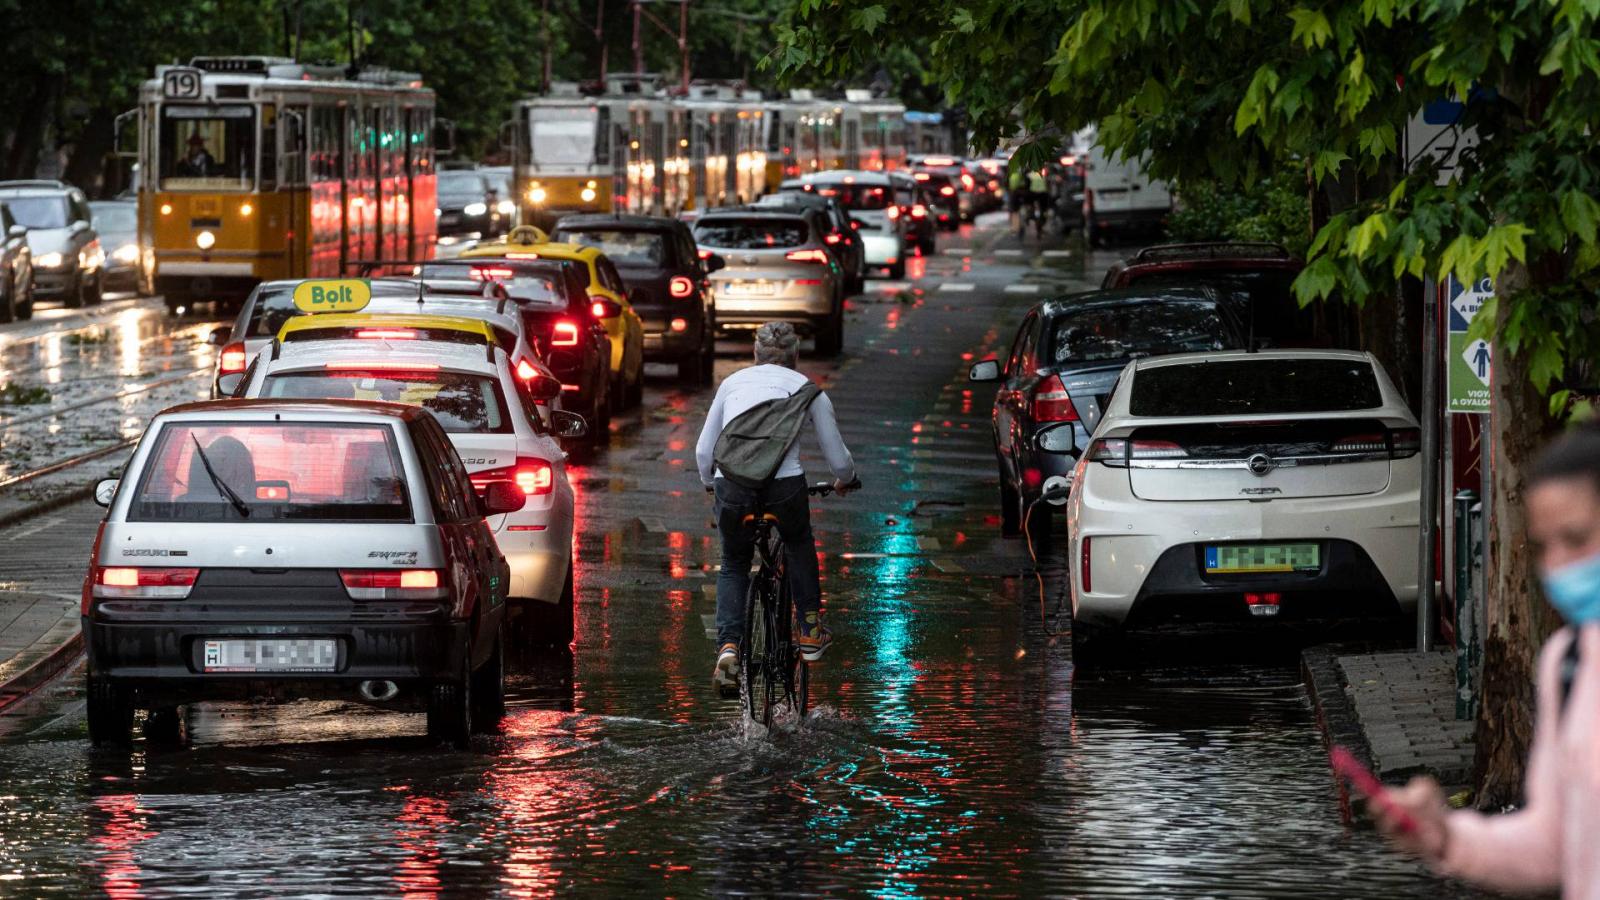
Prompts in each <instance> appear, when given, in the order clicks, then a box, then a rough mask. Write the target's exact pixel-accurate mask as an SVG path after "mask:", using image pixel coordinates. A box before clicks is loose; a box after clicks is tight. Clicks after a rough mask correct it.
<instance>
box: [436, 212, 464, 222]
mask: <svg viewBox="0 0 1600 900" xmlns="http://www.w3.org/2000/svg"><path fill="white" fill-rule="evenodd" d="M439 224H440V225H459V224H461V217H460V216H458V215H456V214H455V213H445V214H444V215H442V216H440V217H439Z"/></svg>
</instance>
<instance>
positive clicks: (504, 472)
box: [470, 457, 556, 497]
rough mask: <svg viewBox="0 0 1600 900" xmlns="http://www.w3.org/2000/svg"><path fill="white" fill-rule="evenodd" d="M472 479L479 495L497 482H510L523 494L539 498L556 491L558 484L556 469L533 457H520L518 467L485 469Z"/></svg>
mask: <svg viewBox="0 0 1600 900" xmlns="http://www.w3.org/2000/svg"><path fill="white" fill-rule="evenodd" d="M470 477H471V479H472V487H473V488H474V489H475V490H476V491H477V492H478V493H479V494H482V493H483V492H484V491H486V490H488V489H489V485H491V484H493V483H494V482H496V481H509V482H511V483H513V484H515V485H516V486H517V487H518V488H521V489H522V493H523V494H525V495H527V496H529V497H539V496H543V495H545V494H548V493H550V492H551V491H553V490H555V483H556V475H555V469H554V468H552V467H551V465H550V464H549V463H548V462H546V461H544V460H542V459H534V458H532V457H518V458H517V462H516V465H511V466H501V467H500V468H498V469H484V470H483V471H482V472H473V473H472V475H471V476H470Z"/></svg>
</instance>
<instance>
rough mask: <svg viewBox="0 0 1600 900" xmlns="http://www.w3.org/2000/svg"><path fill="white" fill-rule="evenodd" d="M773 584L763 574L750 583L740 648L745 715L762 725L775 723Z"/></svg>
mask: <svg viewBox="0 0 1600 900" xmlns="http://www.w3.org/2000/svg"><path fill="white" fill-rule="evenodd" d="M770 590H771V582H770V581H769V580H768V576H767V573H766V572H765V571H762V572H761V573H760V574H758V575H757V577H756V578H754V579H752V580H751V582H750V591H749V593H747V594H745V601H744V641H743V642H742V643H741V644H740V645H739V654H740V656H741V657H742V659H740V660H739V666H740V676H741V677H740V679H739V688H740V693H741V694H742V695H743V696H742V698H741V699H742V700H743V701H744V708H745V714H746V715H747V716H749V717H750V720H751V721H754V722H759V723H761V725H762V726H770V725H771V724H772V701H773V694H774V688H775V685H774V684H773V675H774V674H775V673H774V672H773V671H772V669H771V666H770V664H769V663H770V657H771V652H772V624H771V619H772V616H771V613H770V610H771V609H772V604H771V602H770V601H769V600H768V596H769V594H770Z"/></svg>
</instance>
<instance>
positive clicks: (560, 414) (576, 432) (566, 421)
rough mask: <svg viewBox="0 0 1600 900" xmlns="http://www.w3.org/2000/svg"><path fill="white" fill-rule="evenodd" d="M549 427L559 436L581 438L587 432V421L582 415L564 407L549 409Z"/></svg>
mask: <svg viewBox="0 0 1600 900" xmlns="http://www.w3.org/2000/svg"><path fill="white" fill-rule="evenodd" d="M550 428H551V430H552V431H554V432H555V435H556V437H559V438H581V437H583V436H584V435H586V434H588V433H589V423H588V422H586V421H584V419H583V416H580V415H578V414H577V413H575V412H567V411H566V410H564V409H557V410H553V411H551V413H550Z"/></svg>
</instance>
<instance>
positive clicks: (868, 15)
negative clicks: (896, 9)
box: [850, 3, 889, 34]
mask: <svg viewBox="0 0 1600 900" xmlns="http://www.w3.org/2000/svg"><path fill="white" fill-rule="evenodd" d="M888 18H889V11H888V10H886V9H884V8H883V7H882V6H879V5H878V4H876V3H874V4H872V5H871V6H863V7H861V8H859V9H857V10H856V11H855V12H852V13H851V14H850V24H851V25H852V26H854V27H856V28H859V29H861V30H862V31H864V32H866V33H867V34H872V33H873V32H874V31H877V30H878V26H879V25H882V24H883V23H884V20H886V19H888Z"/></svg>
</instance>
